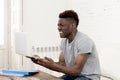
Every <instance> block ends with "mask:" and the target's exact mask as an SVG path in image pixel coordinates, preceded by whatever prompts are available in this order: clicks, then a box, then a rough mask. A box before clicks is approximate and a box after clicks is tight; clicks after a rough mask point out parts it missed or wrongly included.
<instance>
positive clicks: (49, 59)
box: [45, 57, 53, 61]
mask: <svg viewBox="0 0 120 80" xmlns="http://www.w3.org/2000/svg"><path fill="white" fill-rule="evenodd" d="M45 59H46V60H48V61H53V60H52V59H51V58H48V57H45Z"/></svg>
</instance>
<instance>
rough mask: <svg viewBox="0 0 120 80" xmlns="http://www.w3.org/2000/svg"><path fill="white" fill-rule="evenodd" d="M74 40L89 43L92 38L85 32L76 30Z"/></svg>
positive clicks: (91, 41)
mask: <svg viewBox="0 0 120 80" xmlns="http://www.w3.org/2000/svg"><path fill="white" fill-rule="evenodd" d="M76 42H78V43H79V42H80V43H81V42H83V43H86V42H90V43H93V40H92V39H91V38H90V37H89V36H88V35H86V34H84V33H82V32H78V33H77V35H76Z"/></svg>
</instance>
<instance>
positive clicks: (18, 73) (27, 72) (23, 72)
mask: <svg viewBox="0 0 120 80" xmlns="http://www.w3.org/2000/svg"><path fill="white" fill-rule="evenodd" d="M38 72H39V71H36V70H2V74H3V75H10V76H31V75H34V74H36V73H38Z"/></svg>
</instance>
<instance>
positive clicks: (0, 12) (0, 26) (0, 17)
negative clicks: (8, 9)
mask: <svg viewBox="0 0 120 80" xmlns="http://www.w3.org/2000/svg"><path fill="white" fill-rule="evenodd" d="M3 1H4V0H0V46H1V45H3V44H4V9H3V8H4V2H3Z"/></svg>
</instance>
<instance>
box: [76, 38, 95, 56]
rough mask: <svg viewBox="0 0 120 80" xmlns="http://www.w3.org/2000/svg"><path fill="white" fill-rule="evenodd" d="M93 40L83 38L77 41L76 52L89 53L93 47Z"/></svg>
mask: <svg viewBox="0 0 120 80" xmlns="http://www.w3.org/2000/svg"><path fill="white" fill-rule="evenodd" d="M93 45H94V44H93V41H92V40H89V39H88V40H87V39H86V40H83V41H79V42H78V50H77V51H78V52H77V54H84V53H91V52H92V49H93Z"/></svg>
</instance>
